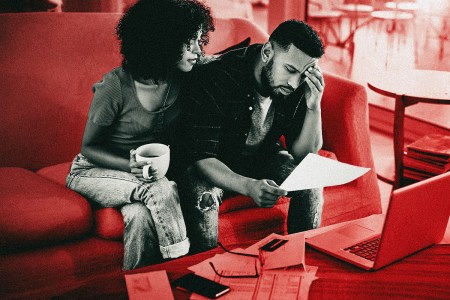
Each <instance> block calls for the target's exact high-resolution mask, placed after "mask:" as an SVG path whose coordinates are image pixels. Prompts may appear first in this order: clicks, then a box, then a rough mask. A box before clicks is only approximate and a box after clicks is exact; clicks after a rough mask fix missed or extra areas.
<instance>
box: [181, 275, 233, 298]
mask: <svg viewBox="0 0 450 300" xmlns="http://www.w3.org/2000/svg"><path fill="white" fill-rule="evenodd" d="M173 285H174V286H175V287H176V288H177V289H180V290H185V291H189V292H194V293H197V294H199V295H202V296H205V297H208V298H217V297H220V296H222V295H223V294H226V293H228V292H229V291H230V287H229V286H226V285H223V284H220V283H218V282H215V281H212V280H209V279H207V278H204V277H201V276H198V275H196V274H194V273H189V274H187V275H184V276H182V277H180V278H178V279H177V280H175V281H174V282H173Z"/></svg>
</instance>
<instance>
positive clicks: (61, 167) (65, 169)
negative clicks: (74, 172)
mask: <svg viewBox="0 0 450 300" xmlns="http://www.w3.org/2000/svg"><path fill="white" fill-rule="evenodd" d="M71 164H72V162H65V163H61V164H57V165H53V166H49V167H45V168H42V169H40V170H38V171H37V172H36V173H37V174H39V175H41V176H43V177H45V178H47V179H50V180H51V181H53V182H56V183H58V184H60V185H62V186H66V177H67V174H69V170H70V166H71Z"/></svg>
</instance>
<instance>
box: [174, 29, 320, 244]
mask: <svg viewBox="0 0 450 300" xmlns="http://www.w3.org/2000/svg"><path fill="white" fill-rule="evenodd" d="M323 53H324V49H323V45H322V42H321V40H320V38H319V37H318V35H317V33H316V32H315V31H314V30H313V29H312V28H311V27H309V26H308V25H307V24H305V23H303V22H300V21H296V20H289V21H285V22H283V23H282V24H280V25H279V26H278V27H277V28H276V29H275V30H274V32H273V33H272V34H271V36H270V38H269V41H268V42H266V43H265V44H264V45H261V44H254V45H250V46H249V47H247V48H242V49H238V50H235V51H231V52H228V53H226V54H225V55H222V56H221V57H219V58H218V59H216V60H213V61H211V62H209V63H207V64H205V65H202V66H199V67H198V68H197V70H196V71H194V72H193V73H191V74H193V77H190V82H189V86H188V87H187V88H186V89H185V91H184V92H185V93H184V94H183V96H182V98H183V100H184V101H185V102H184V103H185V104H186V109H185V112H186V113H185V119H184V124H185V126H184V129H185V132H183V135H184V137H185V138H186V151H187V152H188V155H189V157H190V159H191V160H192V161H193V162H194V163H193V164H192V165H191V167H190V168H189V169H188V174H187V176H185V177H184V179H183V181H181V182H180V185H179V188H180V193H182V196H181V199H182V201H181V202H182V208H183V213H184V215H185V221H186V225H187V230H188V236H189V238H190V240H191V249H193V251H194V252H195V251H203V250H206V249H209V248H213V247H216V244H217V238H218V236H217V235H218V206H219V205H220V203H221V201H222V200H221V197H222V195H223V191H226V192H234V193H239V194H243V195H246V196H249V197H251V198H252V199H253V200H254V201H255V203H256V204H257V205H258V206H260V207H264V208H270V207H273V206H274V205H275V203H276V201H277V199H278V198H279V197H280V196H283V195H287V192H286V191H285V190H283V189H281V188H279V184H281V182H283V181H284V179H285V178H286V177H287V176H288V175H289V174H290V173H291V172H292V170H293V169H294V168H295V167H296V166H297V165H298V163H299V162H300V161H301V160H302V159H303V158H304V157H305V156H306V155H307V154H308V153H311V152H312V153H316V152H317V151H318V150H319V149H320V148H321V146H322V125H321V124H322V122H321V108H320V102H321V99H322V94H323V90H324V80H323V76H322V72H321V70H320V68H319V67H318V65H317V63H318V59H319V58H320V57H321V56H322V55H323ZM281 136H284V137H285V140H286V146H287V150H285V149H284V148H283V147H282V146H281V145H280V143H279V139H280V137H281ZM289 196H291V201H290V204H289V213H288V219H287V228H288V232H289V233H294V232H299V231H304V230H308V229H312V228H315V227H317V226H319V225H320V220H321V212H322V205H323V196H322V190H321V189H312V190H304V191H298V192H295V193H292V194H290V195H289Z"/></svg>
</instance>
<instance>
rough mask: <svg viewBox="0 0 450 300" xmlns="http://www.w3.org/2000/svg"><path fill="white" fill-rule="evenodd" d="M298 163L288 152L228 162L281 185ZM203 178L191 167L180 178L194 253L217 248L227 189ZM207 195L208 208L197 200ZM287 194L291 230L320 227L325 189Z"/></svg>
mask: <svg viewBox="0 0 450 300" xmlns="http://www.w3.org/2000/svg"><path fill="white" fill-rule="evenodd" d="M296 166H297V165H296V164H295V162H294V158H293V157H292V155H290V154H289V153H288V152H287V151H279V152H276V153H272V154H266V155H261V156H241V157H240V158H238V159H236V161H235V162H234V163H233V164H229V165H228V167H230V168H231V169H232V170H233V171H234V172H236V173H238V174H241V175H244V176H247V177H251V178H255V179H263V178H265V179H272V180H274V181H275V182H276V183H277V184H278V185H280V184H281V183H282V182H283V181H284V180H285V179H286V178H287V176H289V174H290V173H291V172H292V171H293V170H294V169H295V167H296ZM201 178H202V177H201V176H199V174H198V173H197V172H196V170H195V169H194V168H192V167H191V168H189V169H188V171H187V172H186V174H185V175H184V176H182V178H181V179H180V181H179V188H180V195H181V198H182V199H183V202H182V203H181V205H182V209H183V213H184V216H185V221H186V226H187V230H188V237H189V240H190V241H191V253H195V252H201V251H205V250H208V249H211V248H215V247H216V246H217V241H218V217H219V205H220V204H221V203H222V197H223V194H224V191H222V190H221V189H219V188H217V187H214V186H213V185H212V184H211V183H209V182H208V181H207V180H204V179H201ZM205 195H206V196H207V197H209V196H211V197H212V198H213V199H214V201H212V205H211V206H209V207H206V208H203V207H199V205H198V203H199V201H200V199H201V198H202V197H205ZM288 196H289V197H290V198H291V200H290V203H289V211H288V216H287V230H288V233H295V232H301V231H305V230H309V229H313V228H317V227H319V225H320V222H321V218H322V207H323V189H321V188H320V189H310V190H302V191H296V192H291V193H289V194H288ZM225 201H226V200H225Z"/></svg>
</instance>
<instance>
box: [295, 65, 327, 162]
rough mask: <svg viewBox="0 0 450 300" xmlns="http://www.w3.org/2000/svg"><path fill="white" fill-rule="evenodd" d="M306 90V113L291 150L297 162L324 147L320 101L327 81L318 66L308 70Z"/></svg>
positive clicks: (306, 73)
mask: <svg viewBox="0 0 450 300" xmlns="http://www.w3.org/2000/svg"><path fill="white" fill-rule="evenodd" d="M305 75H306V79H305V82H306V84H307V85H308V86H307V88H306V91H305V98H306V106H307V110H306V115H305V120H304V122H303V128H302V130H301V132H300V135H299V136H298V137H297V138H296V139H295V140H294V142H293V144H292V147H291V149H289V152H290V153H291V154H292V156H293V157H294V159H295V160H296V162H297V163H299V162H300V161H301V160H302V159H303V158H304V157H305V156H306V155H307V154H308V153H317V151H319V149H320V148H321V147H322V144H323V140H322V116H321V108H320V103H321V100H322V95H323V91H324V88H325V82H324V80H323V75H322V72H321V71H320V69H319V67H318V66H315V67H310V68H309V69H308V70H307V71H306V72H305Z"/></svg>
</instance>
